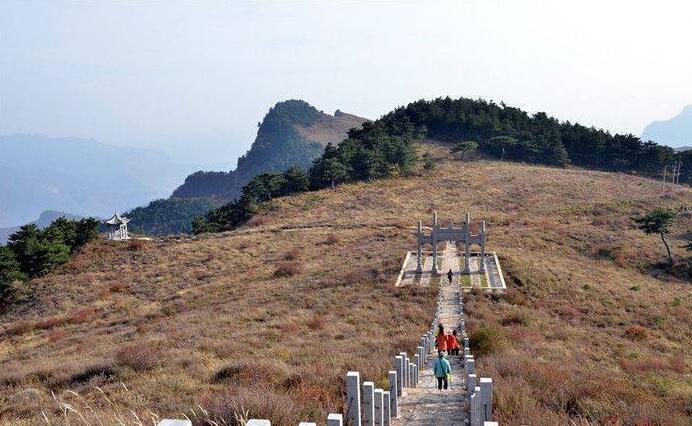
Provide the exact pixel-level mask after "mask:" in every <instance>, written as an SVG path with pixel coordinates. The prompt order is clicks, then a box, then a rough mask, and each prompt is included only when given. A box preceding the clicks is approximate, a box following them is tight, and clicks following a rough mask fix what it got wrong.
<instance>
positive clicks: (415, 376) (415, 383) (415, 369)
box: [411, 363, 420, 388]
mask: <svg viewBox="0 0 692 426" xmlns="http://www.w3.org/2000/svg"><path fill="white" fill-rule="evenodd" d="M411 365H413V386H414V387H416V388H417V387H418V380H419V379H420V377H419V376H418V374H419V373H418V372H419V371H420V370H419V369H418V365H417V364H415V363H413V364H411Z"/></svg>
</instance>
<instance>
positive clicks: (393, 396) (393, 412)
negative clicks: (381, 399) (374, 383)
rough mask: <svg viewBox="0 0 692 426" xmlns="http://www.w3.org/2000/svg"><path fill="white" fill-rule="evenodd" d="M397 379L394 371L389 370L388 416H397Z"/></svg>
mask: <svg viewBox="0 0 692 426" xmlns="http://www.w3.org/2000/svg"><path fill="white" fill-rule="evenodd" d="M398 384H399V379H397V375H396V371H390V372H389V416H390V417H399V387H398Z"/></svg>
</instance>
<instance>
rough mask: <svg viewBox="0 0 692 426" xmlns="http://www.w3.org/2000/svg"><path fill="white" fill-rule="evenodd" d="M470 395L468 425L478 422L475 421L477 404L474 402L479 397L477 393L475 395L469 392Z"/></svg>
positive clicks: (472, 425) (475, 424) (476, 425)
mask: <svg viewBox="0 0 692 426" xmlns="http://www.w3.org/2000/svg"><path fill="white" fill-rule="evenodd" d="M470 395H471V398H470V401H471V402H470V403H469V425H470V426H478V422H476V418H477V417H478V405H477V404H476V400H477V399H478V398H479V395H476V394H475V393H473V392H471V393H470Z"/></svg>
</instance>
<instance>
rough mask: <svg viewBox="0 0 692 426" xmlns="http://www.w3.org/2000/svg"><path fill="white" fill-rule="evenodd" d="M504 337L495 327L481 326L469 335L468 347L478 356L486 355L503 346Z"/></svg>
mask: <svg viewBox="0 0 692 426" xmlns="http://www.w3.org/2000/svg"><path fill="white" fill-rule="evenodd" d="M505 343H506V341H505V336H504V334H503V333H502V331H500V330H499V329H498V328H497V327H496V326H493V325H482V326H480V327H478V328H477V329H475V330H473V331H472V332H471V334H470V335H469V345H471V347H472V348H474V350H475V352H476V353H477V354H478V355H488V354H490V353H492V352H494V351H497V350H498V349H500V348H502V347H503V346H504V345H505Z"/></svg>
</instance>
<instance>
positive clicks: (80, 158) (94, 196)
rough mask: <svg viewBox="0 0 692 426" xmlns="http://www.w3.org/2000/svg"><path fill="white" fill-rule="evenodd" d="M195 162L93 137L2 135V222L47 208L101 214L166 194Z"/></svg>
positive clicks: (22, 219) (21, 221) (11, 222)
mask: <svg viewBox="0 0 692 426" xmlns="http://www.w3.org/2000/svg"><path fill="white" fill-rule="evenodd" d="M191 170H194V166H191V165H183V164H178V163H176V162H174V161H172V160H171V159H170V158H169V157H168V156H166V155H165V154H163V153H162V152H158V151H155V150H148V149H139V148H130V147H123V146H113V145H106V144H102V143H99V142H97V141H94V140H88V139H78V138H51V137H48V136H43V135H27V134H14V135H7V136H0V226H5V227H7V226H15V225H21V224H24V223H26V222H28V221H31V220H33V219H35V218H36V217H38V216H39V215H40V214H41V212H43V211H45V210H57V211H67V212H71V213H73V214H76V215H80V216H105V215H108V214H110V213H112V212H113V210H118V211H123V210H127V209H130V208H132V207H135V206H138V205H142V204H144V203H146V202H149V201H151V200H152V199H155V198H160V197H162V196H167V195H169V194H170V193H171V191H172V190H173V189H174V188H175V186H176V184H178V183H179V182H180V180H182V179H183V178H184V177H185V176H186V175H187V174H188V173H189V172H190V171H191Z"/></svg>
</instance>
